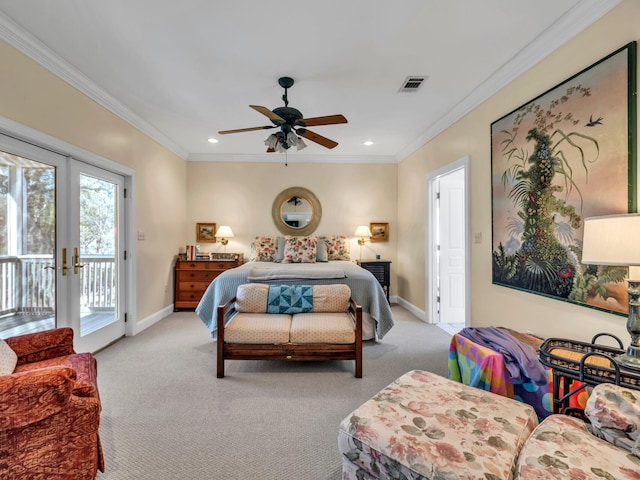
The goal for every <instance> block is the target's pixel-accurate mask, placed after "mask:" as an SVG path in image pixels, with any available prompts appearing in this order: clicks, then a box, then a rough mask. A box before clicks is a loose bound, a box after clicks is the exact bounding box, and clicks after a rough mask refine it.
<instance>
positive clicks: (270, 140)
mask: <svg viewBox="0 0 640 480" xmlns="http://www.w3.org/2000/svg"><path fill="white" fill-rule="evenodd" d="M264 144H265V145H266V146H267V148H268V150H267V151H275V148H276V145H277V144H278V137H276V136H275V135H274V134H273V133H272V134H271V135H269V136H268V137H267V139H266V140H265V141H264Z"/></svg>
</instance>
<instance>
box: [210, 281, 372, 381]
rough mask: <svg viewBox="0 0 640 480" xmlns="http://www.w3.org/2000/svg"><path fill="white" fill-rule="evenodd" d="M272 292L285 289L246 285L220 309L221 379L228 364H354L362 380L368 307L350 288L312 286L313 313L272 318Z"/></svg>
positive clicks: (264, 285)
mask: <svg viewBox="0 0 640 480" xmlns="http://www.w3.org/2000/svg"><path fill="white" fill-rule="evenodd" d="M270 287H272V288H273V287H276V288H277V287H279V286H274V285H271V286H270V285H267V284H258V283H254V284H245V285H240V286H239V287H238V290H237V293H236V297H234V298H233V299H232V300H230V301H229V302H227V303H226V304H225V305H221V306H219V307H218V316H217V327H218V328H217V332H218V340H217V354H218V355H217V356H218V359H217V376H218V378H223V377H224V361H225V360H300V361H320V360H354V361H355V377H356V378H362V307H361V306H360V305H357V304H356V303H355V301H354V300H353V299H352V298H351V290H350V289H349V287H348V286H347V285H342V284H340V285H314V286H308V288H309V289H311V290H309V292H311V291H312V292H313V294H312V296H313V300H312V302H313V308H312V311H311V312H304V311H303V312H301V313H268V311H267V310H268V309H267V301H268V300H269V301H271V302H272V303H273V299H274V297H273V290H272V295H271V296H269V288H270ZM286 287H291V286H286ZM286 287H285V288H286ZM284 310H285V311H286V308H285V309H284Z"/></svg>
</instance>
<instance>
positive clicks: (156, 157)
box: [0, 41, 186, 321]
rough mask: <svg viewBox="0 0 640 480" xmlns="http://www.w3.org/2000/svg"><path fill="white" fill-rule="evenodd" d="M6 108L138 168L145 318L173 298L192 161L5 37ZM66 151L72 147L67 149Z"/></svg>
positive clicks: (2, 112)
mask: <svg viewBox="0 0 640 480" xmlns="http://www.w3.org/2000/svg"><path fill="white" fill-rule="evenodd" d="M0 59H2V61H0V116H2V117H5V118H8V119H10V120H12V121H14V122H18V123H19V124H22V125H24V126H27V127H30V128H32V129H35V130H37V131H39V132H42V133H44V134H47V135H50V136H52V137H55V138H57V139H59V140H62V141H64V142H67V143H69V144H72V145H74V146H76V147H79V148H81V149H84V150H87V151H89V152H91V153H94V154H96V155H99V156H101V157H104V158H106V159H108V160H111V161H112V162H116V163H118V164H121V165H124V166H126V167H128V168H130V169H133V170H135V185H134V187H135V188H134V189H135V202H136V203H135V216H136V220H137V225H136V227H135V228H136V230H139V231H144V232H145V234H146V240H145V241H140V242H137V243H136V248H137V257H136V258H135V262H136V266H137V293H138V294H137V299H136V300H137V312H130V313H135V315H134V314H131V315H130V318H131V317H135V318H136V319H137V320H138V321H140V320H144V319H145V318H146V317H148V316H151V315H154V314H156V313H157V312H158V311H160V310H162V309H163V308H166V307H167V306H169V305H171V304H172V303H173V292H172V291H171V289H170V288H169V289H168V291H167V292H166V293H165V285H167V284H168V285H169V286H170V285H171V283H172V278H173V275H172V270H171V264H172V260H173V256H174V255H175V253H176V252H177V251H178V247H179V245H183V244H184V243H185V241H186V222H185V212H186V162H185V161H184V160H182V159H181V158H179V157H177V156H176V155H174V154H173V153H171V152H170V151H168V150H167V149H166V148H164V147H162V146H160V145H159V144H158V143H156V142H154V141H153V140H151V139H150V138H149V137H147V136H146V135H144V134H142V133H141V132H140V131H138V130H137V129H135V128H133V127H132V126H131V125H129V124H128V123H126V122H125V121H123V120H122V119H120V118H119V117H117V116H116V115H114V114H112V113H110V112H109V111H108V110H106V109H105V108H103V107H101V106H100V105H98V104H97V103H95V102H94V101H93V100H91V99H89V98H88V97H86V96H85V95H83V94H82V93H80V92H79V91H78V90H76V89H74V88H73V87H71V86H70V85H69V84H67V83H66V82H64V81H62V80H61V79H60V78H58V77H57V76H55V75H53V74H52V73H50V72H49V71H48V70H46V69H45V68H43V67H41V66H40V65H38V64H37V63H35V62H34V61H32V60H31V59H29V58H28V57H26V56H25V55H23V54H21V53H19V52H18V51H16V50H15V49H14V48H12V47H11V46H9V45H8V44H6V43H4V42H1V41H0ZM60 153H67V152H60Z"/></svg>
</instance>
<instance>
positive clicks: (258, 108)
mask: <svg viewBox="0 0 640 480" xmlns="http://www.w3.org/2000/svg"><path fill="white" fill-rule="evenodd" d="M249 106H250V107H251V108H253V109H254V110H255V111H256V112H260V113H261V114H263V115H264V116H265V117H268V118H269V119H270V120H275V121H280V122H283V123H284V121H285V120H284V118H282V117H281V116H280V115H276V114H275V113H273V112H272V111H271V110H269V109H268V108H267V107H261V106H260V105H249Z"/></svg>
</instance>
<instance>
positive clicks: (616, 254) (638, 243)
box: [582, 213, 640, 266]
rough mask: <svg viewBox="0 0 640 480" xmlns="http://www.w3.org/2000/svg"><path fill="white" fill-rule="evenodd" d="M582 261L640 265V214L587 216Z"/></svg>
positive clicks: (598, 263)
mask: <svg viewBox="0 0 640 480" xmlns="http://www.w3.org/2000/svg"><path fill="white" fill-rule="evenodd" d="M582 263H584V264H587V265H589V264H595V265H624V266H632V265H640V214H637V213H632V214H623V215H605V216H602V217H590V218H585V219H584V235H583V237H582Z"/></svg>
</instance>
